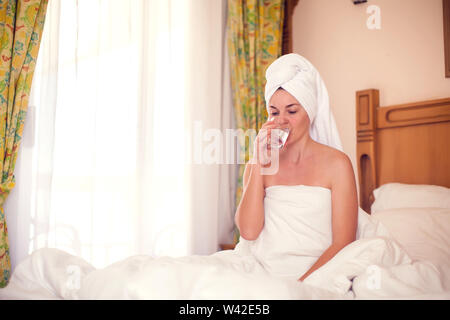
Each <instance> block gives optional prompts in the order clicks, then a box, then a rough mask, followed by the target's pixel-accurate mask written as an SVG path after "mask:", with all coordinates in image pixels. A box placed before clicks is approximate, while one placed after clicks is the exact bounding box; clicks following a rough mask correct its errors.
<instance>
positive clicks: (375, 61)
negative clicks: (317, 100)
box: [293, 0, 450, 179]
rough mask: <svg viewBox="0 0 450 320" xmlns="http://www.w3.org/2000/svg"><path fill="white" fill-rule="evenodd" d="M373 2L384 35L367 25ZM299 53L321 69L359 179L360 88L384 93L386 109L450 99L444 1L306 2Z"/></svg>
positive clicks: (297, 19) (300, 16)
mask: <svg viewBox="0 0 450 320" xmlns="http://www.w3.org/2000/svg"><path fill="white" fill-rule="evenodd" d="M370 5H376V6H378V7H379V8H380V17H381V25H380V27H381V28H380V29H379V30H378V29H373V30H370V29H369V28H368V27H367V26H366V21H367V19H368V18H369V16H370V15H371V14H370V13H366V9H367V8H368V7H369V6H370ZM293 50H294V52H296V53H298V54H301V55H303V56H304V57H305V58H307V59H308V60H310V61H311V63H312V64H314V65H315V66H316V68H317V69H318V70H319V72H320V74H321V76H322V78H323V79H324V81H325V84H326V85H327V88H328V91H329V95H330V104H331V107H332V109H333V113H334V116H335V118H336V122H337V126H338V129H339V132H340V134H341V139H342V144H343V147H344V151H345V152H346V153H347V154H348V155H349V156H350V158H351V159H352V161H353V167H354V170H355V176H356V179H358V175H357V166H356V131H355V130H356V129H355V128H356V123H355V122H356V120H355V92H356V91H357V90H363V89H369V88H375V89H379V90H380V105H381V106H388V105H393V104H401V103H407V102H413V101H422V100H429V99H437V98H444V97H450V78H445V72H444V40H443V16H442V0H369V1H368V2H367V3H364V4H359V5H354V4H353V3H352V1H350V0H332V1H330V0H300V1H299V3H298V5H297V7H296V8H295V11H294V16H293Z"/></svg>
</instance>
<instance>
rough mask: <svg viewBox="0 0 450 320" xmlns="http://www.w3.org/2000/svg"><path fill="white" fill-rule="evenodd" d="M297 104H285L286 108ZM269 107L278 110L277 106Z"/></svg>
mask: <svg viewBox="0 0 450 320" xmlns="http://www.w3.org/2000/svg"><path fill="white" fill-rule="evenodd" d="M297 105H298V103H291V104H288V105H287V106H286V108H291V107H295V106H297ZM270 108H273V109H276V110H278V108H277V107H274V106H270Z"/></svg>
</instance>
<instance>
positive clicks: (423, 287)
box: [0, 89, 450, 300]
mask: <svg viewBox="0 0 450 320" xmlns="http://www.w3.org/2000/svg"><path fill="white" fill-rule="evenodd" d="M356 129H357V132H356V133H357V160H358V161H357V166H358V172H359V195H360V197H359V199H360V207H361V208H362V209H360V212H359V221H358V223H359V225H358V239H357V240H356V241H354V242H353V243H351V244H349V245H348V246H346V247H345V248H344V249H342V250H341V251H340V252H339V253H338V254H337V255H336V256H334V257H333V259H331V260H330V261H329V262H327V263H326V264H325V265H323V266H322V267H321V268H319V269H318V270H316V271H315V272H313V273H312V274H311V275H310V276H309V277H307V278H306V279H305V280H304V281H303V282H299V281H286V280H282V279H278V278H275V277H271V276H269V275H263V274H257V273H253V272H252V271H251V266H250V265H249V270H250V271H247V272H242V270H239V268H236V266H238V265H240V266H242V264H241V263H240V261H239V259H240V258H239V257H237V256H234V251H235V250H223V251H220V252H218V253H216V254H214V255H212V256H210V257H203V256H190V257H184V258H181V259H174V258H169V257H166V258H160V259H152V258H151V257H147V256H133V257H130V258H128V259H125V260H124V261H120V262H117V263H115V264H113V265H111V266H108V267H107V268H105V269H95V268H93V267H92V266H91V265H90V264H88V263H87V262H86V261H84V260H83V259H81V258H78V257H75V256H72V255H70V254H68V253H65V252H62V251H60V250H57V249H41V250H38V251H36V252H34V253H33V254H31V255H30V256H29V257H28V258H27V259H26V260H25V261H23V262H22V263H20V264H19V265H18V266H17V267H16V269H15V271H14V273H13V275H12V278H11V281H10V284H9V285H8V287H7V288H6V289H0V299H183V300H184V299H250V300H253V299H258V300H266V299H450V188H449V187H450V169H449V167H450V166H449V164H450V148H448V144H449V141H450V98H445V99H437V100H430V101H423V102H413V103H408V104H403V105H396V106H388V107H382V108H380V107H379V91H378V90H376V89H368V90H362V91H358V92H356Z"/></svg>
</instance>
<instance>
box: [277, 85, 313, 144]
mask: <svg viewBox="0 0 450 320" xmlns="http://www.w3.org/2000/svg"><path fill="white" fill-rule="evenodd" d="M270 118H272V119H274V120H275V123H277V124H278V125H280V127H282V128H289V131H290V133H289V137H288V139H287V141H286V144H288V143H292V142H294V141H297V140H299V139H300V138H302V137H303V136H304V135H305V134H309V126H310V121H309V117H308V114H307V113H306V111H305V109H304V108H303V107H302V105H301V104H300V103H299V102H298V101H297V99H295V98H294V97H293V96H292V95H291V94H290V93H289V92H287V91H286V90H284V89H281V88H280V89H278V90H277V91H275V93H274V94H273V95H272V97H271V98H270V103H269V119H270Z"/></svg>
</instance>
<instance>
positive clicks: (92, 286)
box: [0, 185, 450, 300]
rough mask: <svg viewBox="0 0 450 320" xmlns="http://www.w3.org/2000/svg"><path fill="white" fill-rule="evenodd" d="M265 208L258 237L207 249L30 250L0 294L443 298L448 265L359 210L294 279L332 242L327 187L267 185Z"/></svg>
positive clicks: (448, 288) (449, 293)
mask: <svg viewBox="0 0 450 320" xmlns="http://www.w3.org/2000/svg"><path fill="white" fill-rule="evenodd" d="M264 207H265V225H264V229H263V230H262V232H261V234H260V236H259V237H258V239H256V240H255V241H246V240H244V239H242V238H241V241H240V242H239V244H238V246H237V247H236V249H235V250H227V251H221V252H217V253H215V254H213V255H210V256H186V257H182V258H171V257H161V258H152V257H150V256H144V255H143V256H132V257H130V258H128V259H125V260H123V261H120V262H117V263H115V264H112V265H110V266H108V267H106V268H104V269H95V268H94V267H92V266H91V265H90V264H89V263H87V262H86V261H84V260H83V259H81V258H78V257H75V256H73V255H70V254H68V253H65V252H63V251H61V250H58V249H41V250H37V251H35V252H34V253H33V254H31V255H30V256H29V257H28V258H27V259H26V260H24V261H23V262H22V263H20V264H19V265H18V266H17V267H16V269H15V271H14V273H13V275H12V277H11V280H10V282H9V284H8V286H7V287H6V288H4V289H0V299H261V300H264V299H373V298H377V299H379V298H381V299H424V298H429V299H450V266H449V265H447V264H443V265H436V263H434V264H433V263H431V262H429V261H413V260H412V259H411V258H410V257H409V256H408V255H407V254H406V252H405V251H404V250H403V249H402V248H401V247H400V245H399V244H398V243H397V242H396V241H394V240H393V239H392V238H391V237H390V236H389V234H388V232H387V231H386V230H385V229H384V228H383V226H382V225H381V224H379V223H375V222H372V221H371V220H370V219H369V217H368V215H367V214H366V213H365V212H364V211H362V210H361V209H360V212H359V216H358V218H359V219H358V220H359V221H358V235H357V240H356V241H354V242H353V243H351V244H350V245H348V246H347V247H345V248H344V249H342V250H341V251H340V252H339V253H338V254H337V255H336V256H335V257H334V258H332V259H331V260H330V261H329V262H327V263H326V264H325V265H323V266H322V267H321V268H319V269H318V270H316V271H315V272H314V273H312V274H311V275H310V276H309V277H308V278H306V279H305V281H303V282H299V281H298V280H297V279H298V278H300V277H301V276H302V275H303V273H304V272H306V271H307V270H308V269H309V268H310V267H311V266H312V264H314V262H315V261H316V260H317V258H318V257H319V256H320V255H321V254H322V253H323V251H324V250H325V249H326V248H327V247H328V246H329V245H330V243H331V191H330V190H329V189H326V188H322V187H315V186H303V185H299V186H274V187H269V188H267V189H266V197H265V200H264Z"/></svg>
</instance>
